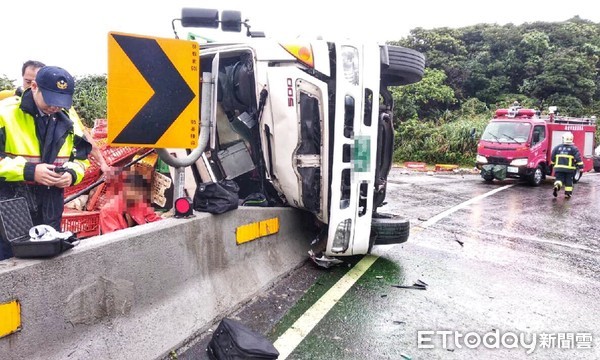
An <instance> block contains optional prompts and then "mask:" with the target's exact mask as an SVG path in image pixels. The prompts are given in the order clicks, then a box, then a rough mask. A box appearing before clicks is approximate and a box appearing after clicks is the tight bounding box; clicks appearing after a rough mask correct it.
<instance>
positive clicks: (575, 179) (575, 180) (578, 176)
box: [573, 169, 583, 184]
mask: <svg viewBox="0 0 600 360" xmlns="http://www.w3.org/2000/svg"><path fill="white" fill-rule="evenodd" d="M582 176H583V171H582V170H580V169H577V170H575V175H573V184H577V183H578V182H579V180H581V177H582Z"/></svg>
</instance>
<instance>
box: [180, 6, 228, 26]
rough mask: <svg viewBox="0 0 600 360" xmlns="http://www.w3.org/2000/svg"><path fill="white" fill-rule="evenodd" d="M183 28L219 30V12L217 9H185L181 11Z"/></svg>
mask: <svg viewBox="0 0 600 360" xmlns="http://www.w3.org/2000/svg"><path fill="white" fill-rule="evenodd" d="M181 26H183V27H201V28H212V29H217V28H218V27H219V11H218V10H215V9H197V8H183V9H182V10H181Z"/></svg>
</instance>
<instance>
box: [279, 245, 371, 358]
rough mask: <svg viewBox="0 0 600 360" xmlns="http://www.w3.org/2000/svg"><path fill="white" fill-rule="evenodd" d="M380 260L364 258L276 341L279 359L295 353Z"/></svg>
mask: <svg viewBox="0 0 600 360" xmlns="http://www.w3.org/2000/svg"><path fill="white" fill-rule="evenodd" d="M378 258H379V256H375V255H366V256H365V257H364V258H362V259H361V260H360V261H359V262H358V263H357V264H356V265H355V266H354V267H353V268H352V269H350V271H348V272H347V273H346V274H345V275H344V276H343V277H342V278H341V279H339V280H338V282H337V283H335V285H333V287H332V288H331V289H329V290H328V291H327V292H326V293H325V294H324V295H323V296H322V297H321V298H320V299H319V300H318V301H317V302H316V303H314V304H313V305H312V306H311V307H310V308H309V309H308V310H307V311H306V312H305V313H304V314H303V315H302V316H301V317H300V318H299V319H298V320H296V322H295V323H294V324H293V325H292V326H291V327H290V328H289V329H287V330H286V332H285V333H283V334H282V335H281V336H280V337H279V338H278V339H277V340H276V341H275V343H274V344H273V345H274V346H275V348H276V349H277V351H279V357H278V359H280V360H284V359H286V358H287V357H288V356H289V355H290V354H291V353H292V351H294V349H295V348H296V347H297V346H298V345H299V344H300V343H301V342H302V340H304V338H305V337H306V336H307V335H308V334H309V333H310V332H311V331H312V329H313V328H314V327H315V326H316V325H317V324H318V323H319V322H320V321H321V319H323V317H324V316H325V315H326V314H327V313H328V312H329V310H331V308H333V306H334V305H335V304H336V303H337V302H338V301H339V300H340V299H341V298H342V296H344V294H346V292H347V291H348V290H349V289H350V288H351V287H352V285H354V283H355V282H356V281H357V280H358V279H359V278H360V277H361V276H362V275H363V274H364V273H365V272H366V271H367V270H368V269H369V268H370V267H371V265H373V263H374V262H375V260H377V259H378Z"/></svg>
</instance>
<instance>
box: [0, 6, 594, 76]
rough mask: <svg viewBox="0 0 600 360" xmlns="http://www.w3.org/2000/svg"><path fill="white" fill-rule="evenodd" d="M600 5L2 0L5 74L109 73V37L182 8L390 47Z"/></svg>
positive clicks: (560, 17) (167, 30)
mask: <svg viewBox="0 0 600 360" xmlns="http://www.w3.org/2000/svg"><path fill="white" fill-rule="evenodd" d="M596 1H597V0H581V1H580V0H561V1H556V0H548V1H538V0H534V1H531V0H520V1H515V0H504V1H495V2H491V1H482V0H479V1H465V0H454V1H452V0H429V1H427V0H425V1H416V0H411V1H403V0H390V1H383V0H366V1H344V2H342V1H337V0H300V1H292V0H266V1H261V0H254V1H253V0H218V1H214V0H196V1H190V0H161V1H157V0H145V1H142V0H120V1H116V0H97V1H86V0H26V1H16V0H2V5H0V21H1V24H2V33H1V35H0V44H1V45H2V52H1V53H0V54H1V55H0V76H1V75H2V74H4V75H6V76H8V77H9V78H10V79H17V80H18V84H20V82H21V80H20V78H21V74H20V69H21V65H22V63H23V62H24V61H25V60H28V59H35V60H40V61H43V62H45V63H46V64H47V65H56V66H61V67H64V68H65V69H67V70H68V71H69V72H71V74H73V75H75V76H76V77H77V76H79V77H81V76H84V75H87V74H105V73H107V65H106V64H107V42H108V40H107V34H108V32H110V31H117V32H125V33H130V34H137V35H146V36H153V37H163V38H173V37H174V34H173V30H172V27H171V20H172V19H176V18H179V17H180V16H181V8H183V7H203V8H213V9H221V10H222V9H226V10H239V11H241V12H242V16H243V18H247V19H249V20H250V25H252V30H257V31H264V32H265V33H266V34H267V36H270V37H285V38H295V37H297V36H318V35H321V36H324V37H348V38H356V39H360V40H365V39H371V40H376V41H380V42H384V41H386V40H398V39H400V38H402V37H404V36H406V35H408V33H409V31H410V30H411V29H414V28H417V27H422V28H425V29H431V28H436V27H462V26H468V25H475V24H478V23H491V24H500V25H504V24H507V23H513V24H515V25H519V24H522V23H524V22H534V21H548V22H552V21H564V20H567V19H569V18H571V17H573V16H576V15H579V16H580V17H581V18H584V19H587V20H591V21H594V22H597V23H600V2H596ZM342 4H344V5H342ZM176 28H177V30H178V33H179V35H180V37H182V38H185V37H186V36H187V33H188V32H189V31H191V32H193V33H196V34H200V35H205V36H207V37H209V38H218V37H219V36H220V33H219V32H217V31H215V30H206V29H184V28H181V27H180V24H178V23H176ZM221 34H222V33H221ZM229 36H231V35H229Z"/></svg>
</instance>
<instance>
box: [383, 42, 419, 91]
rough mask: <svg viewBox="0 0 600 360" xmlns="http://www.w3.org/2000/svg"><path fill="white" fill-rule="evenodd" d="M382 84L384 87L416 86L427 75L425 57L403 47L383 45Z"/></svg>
mask: <svg viewBox="0 0 600 360" xmlns="http://www.w3.org/2000/svg"><path fill="white" fill-rule="evenodd" d="M380 49H381V83H382V85H383V86H398V85H408V84H414V83H416V82H418V81H421V79H422V78H423V74H424V73H425V55H423V54H422V53H420V52H418V51H416V50H412V49H407V48H404V47H401V46H394V45H382V46H381V47H380Z"/></svg>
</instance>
